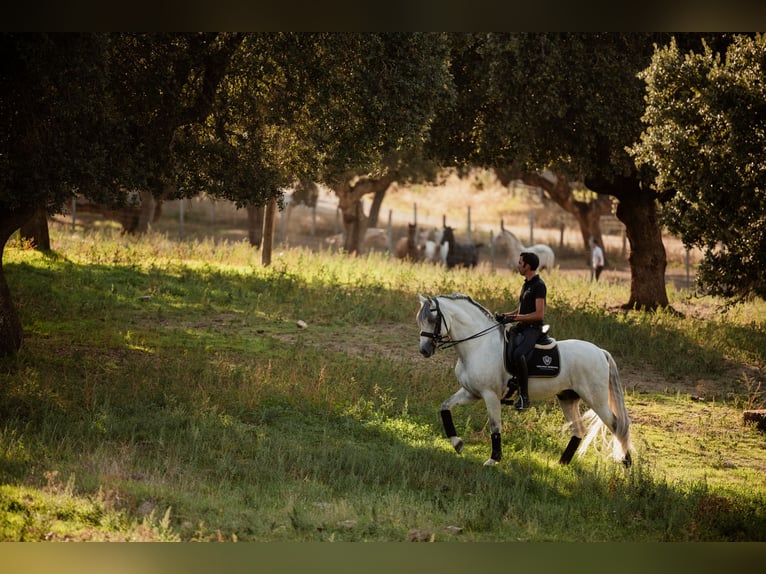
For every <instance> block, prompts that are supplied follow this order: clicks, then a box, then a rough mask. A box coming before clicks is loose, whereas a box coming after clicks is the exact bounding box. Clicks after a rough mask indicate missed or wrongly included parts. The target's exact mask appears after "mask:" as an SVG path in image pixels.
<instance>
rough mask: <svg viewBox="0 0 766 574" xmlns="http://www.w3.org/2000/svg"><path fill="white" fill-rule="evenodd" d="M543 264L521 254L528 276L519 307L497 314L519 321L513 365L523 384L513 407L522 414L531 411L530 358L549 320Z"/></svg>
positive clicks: (521, 265) (514, 333)
mask: <svg viewBox="0 0 766 574" xmlns="http://www.w3.org/2000/svg"><path fill="white" fill-rule="evenodd" d="M539 265H540V259H539V258H538V257H537V255H536V254H534V253H530V252H528V251H524V252H522V253H521V254H520V255H519V263H518V267H517V269H518V271H519V273H520V274H521V275H523V276H524V285H523V286H522V287H521V295H520V296H519V306H518V307H517V308H516V309H515V310H514V311H511V312H510V313H498V314H496V315H495V317H496V318H497V320H498V321H500V322H512V321H517V323H516V325H514V326H513V327H512V328H511V336H512V337H513V338H512V339H511V341H512V342H513V364H514V367H515V368H516V378H517V380H518V383H519V398H518V400H517V401H516V402H515V403H514V405H513V406H514V407H515V408H516V410H519V411H522V410H525V409H527V408H529V393H528V390H527V386H528V382H529V375H528V371H527V359H526V355H527V353H529V351H531V350H532V349H533V348H534V346H535V342H536V341H537V339H538V338H539V337H540V335H541V334H542V329H543V319H544V318H545V300H546V295H547V292H548V291H547V288H546V286H545V282H544V281H543V279H542V277H540V275H538V273H537V268H538V266H539Z"/></svg>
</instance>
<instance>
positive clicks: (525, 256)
mask: <svg viewBox="0 0 766 574" xmlns="http://www.w3.org/2000/svg"><path fill="white" fill-rule="evenodd" d="M519 259H520V261H523V262H524V263H525V264H526V265H529V268H530V269H531V270H532V271H537V268H538V267H539V266H540V258H539V257H538V256H537V255H535V254H534V253H532V252H530V251H523V252H522V253H521V255H520V256H519Z"/></svg>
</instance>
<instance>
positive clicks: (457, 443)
mask: <svg viewBox="0 0 766 574" xmlns="http://www.w3.org/2000/svg"><path fill="white" fill-rule="evenodd" d="M450 440H451V441H452V446H453V448H454V449H455V452H456V453H458V454H461V453H462V452H463V439H461V438H460V437H456V436H453V437H452V438H451V439H450Z"/></svg>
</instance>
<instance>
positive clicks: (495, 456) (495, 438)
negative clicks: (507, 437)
mask: <svg viewBox="0 0 766 574" xmlns="http://www.w3.org/2000/svg"><path fill="white" fill-rule="evenodd" d="M491 458H492V460H494V461H496V462H500V459H501V458H503V443H502V442H501V440H500V433H499V432H493V433H492V457H491Z"/></svg>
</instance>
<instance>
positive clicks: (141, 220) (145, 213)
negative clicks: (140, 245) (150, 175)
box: [135, 191, 159, 233]
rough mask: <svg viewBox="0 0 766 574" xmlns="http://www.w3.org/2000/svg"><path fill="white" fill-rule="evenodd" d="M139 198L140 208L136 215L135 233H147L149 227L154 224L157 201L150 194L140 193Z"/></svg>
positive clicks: (146, 192)
mask: <svg viewBox="0 0 766 574" xmlns="http://www.w3.org/2000/svg"><path fill="white" fill-rule="evenodd" d="M139 196H140V197H141V207H140V211H139V214H138V225H137V226H136V229H135V233H147V232H148V231H149V225H150V224H152V223H154V221H155V219H156V217H155V214H156V212H157V205H158V204H159V201H158V200H156V199H154V196H153V195H152V192H150V191H142V192H141V193H140V194H139Z"/></svg>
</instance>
